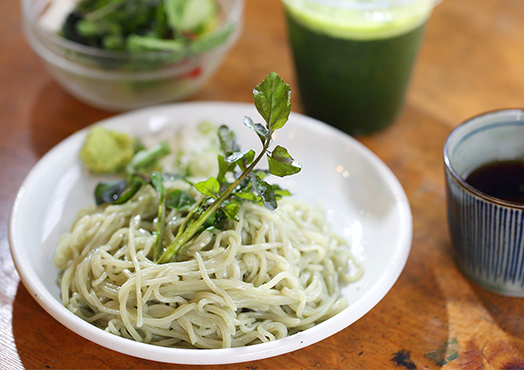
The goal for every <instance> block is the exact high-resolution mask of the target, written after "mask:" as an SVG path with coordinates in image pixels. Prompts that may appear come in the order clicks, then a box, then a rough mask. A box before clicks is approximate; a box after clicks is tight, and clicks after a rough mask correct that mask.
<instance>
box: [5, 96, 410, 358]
mask: <svg viewBox="0 0 524 370" xmlns="http://www.w3.org/2000/svg"><path fill="white" fill-rule="evenodd" d="M244 115H247V116H250V117H252V118H253V119H254V120H255V122H261V120H262V119H261V118H260V116H259V114H258V113H257V112H256V110H255V108H254V106H252V105H249V104H238V103H184V104H175V105H168V106H161V107H155V108H149V109H144V110H140V111H136V112H131V113H127V114H123V115H119V116H116V117H113V118H110V119H107V120H104V121H102V122H100V124H102V125H105V126H108V127H111V128H113V129H117V130H121V131H127V132H129V133H132V134H134V135H137V136H139V137H144V136H147V135H151V134H154V133H157V132H159V131H161V130H162V129H164V128H166V127H172V126H179V125H193V124H197V123H199V122H201V121H202V120H210V121H212V122H214V123H216V124H221V123H226V124H228V125H229V127H230V128H232V129H234V130H235V131H236V133H237V135H238V136H239V137H240V140H239V141H240V142H241V143H242V147H243V148H244V149H246V148H248V145H250V146H249V147H252V148H259V146H260V142H259V140H258V138H257V137H256V135H255V134H254V133H253V132H252V131H251V130H249V129H248V128H246V127H244V126H243V123H242V122H243V116H244ZM86 133H87V129H84V130H82V131H79V132H78V133H76V134H74V135H72V136H71V137H69V138H67V139H66V140H64V141H63V142H61V143H60V144H59V145H57V146H56V147H55V148H53V149H52V150H51V151H50V152H49V153H47V154H46V155H45V156H44V157H43V158H42V159H41V160H40V161H39V162H38V164H37V165H36V166H35V167H34V168H33V170H32V171H31V172H30V173H29V175H28V176H27V178H26V179H25V181H24V183H23V185H22V187H21V188H20V191H19V193H18V195H17V197H16V200H15V203H14V206H13V209H12V213H11V219H10V225H9V238H10V243H11V253H12V255H13V259H14V261H15V265H16V268H17V270H18V272H19V274H20V277H21V279H22V281H23V283H24V285H25V286H26V288H27V289H28V290H29V292H30V293H31V294H32V295H33V297H34V298H35V299H36V301H37V302H38V303H39V304H40V305H41V306H42V307H43V308H44V309H45V310H46V311H47V312H48V313H49V314H50V315H51V316H53V317H54V318H55V319H56V320H58V321H59V322H60V323H62V324H63V325H65V326H66V327H68V328H69V329H71V330H72V331H74V332H75V333H77V334H79V335H81V336H83V337H85V338H87V339H89V340H91V341H93V342H95V343H98V344H99V345H102V346H104V347H107V348H110V349H113V350H115V351H118V352H122V353H126V354H128V355H132V356H136V357H141V358H145V359H150V360H155V361H163V362H170V363H180V364H225V363H235V362H245V361H253V360H258V359H262V358H268V357H272V356H277V355H280V354H283V353H287V352H290V351H294V350H297V349H300V348H303V347H306V346H309V345H311V344H313V343H316V342H318V341H320V340H322V339H325V338H327V337H329V336H330V335H333V334H335V333H337V332H338V331H340V330H342V329H344V328H346V327H347V326H349V325H351V324H352V323H353V322H355V321H356V320H358V319H359V318H360V317H362V316H363V315H364V314H366V313H367V312H368V311H369V310H371V309H372V308H373V306H375V305H376V304H377V303H378V302H379V301H380V300H381V299H382V298H383V297H384V296H385V295H386V293H387V292H388V291H389V290H390V289H391V287H392V286H393V284H394V283H395V281H396V280H397V278H398V276H399V275H400V273H401V271H402V269H403V268H404V265H405V263H406V260H407V257H408V254H409V250H410V248H411V238H412V218H411V211H410V207H409V203H408V200H407V197H406V195H405V193H404V191H403V189H402V187H401V185H400V183H399V182H398V180H397V179H396V178H395V176H394V175H393V174H392V173H391V171H390V170H389V169H388V168H387V167H386V165H385V164H384V163H383V162H381V161H380V159H378V158H377V157H376V156H375V155H374V154H373V153H372V152H371V151H370V150H368V149H367V148H366V147H364V146H363V145H362V144H360V143H359V142H357V141H356V140H354V139H353V138H351V137H350V136H348V135H346V134H343V133H342V132H340V131H338V130H336V129H334V128H332V127H330V126H328V125H326V124H324V123H322V122H319V121H317V120H314V119H311V118H308V117H305V116H303V115H300V114H296V113H292V114H291V116H290V120H289V122H288V123H287V125H286V126H285V127H284V128H283V129H281V130H279V131H277V136H276V137H275V142H276V143H278V144H280V145H283V146H285V147H286V148H287V149H288V150H289V152H290V153H291V155H292V156H293V157H294V158H295V159H297V160H298V161H300V162H301V163H302V164H303V170H302V172H301V173H299V174H298V175H295V176H291V177H289V178H284V179H282V181H281V183H282V184H283V185H284V186H286V187H287V188H288V189H289V190H291V191H292V192H293V193H295V194H296V196H298V197H300V198H303V199H305V200H309V201H312V202H322V203H323V206H324V209H325V210H326V215H327V219H328V221H329V222H330V223H331V224H332V226H333V227H334V228H335V230H336V231H338V232H339V233H340V234H342V235H344V236H345V237H347V238H348V239H349V241H350V243H351V245H352V248H353V252H354V254H355V255H356V256H357V257H358V258H359V259H360V261H361V262H362V264H363V267H364V275H363V277H362V278H361V279H360V280H359V281H358V282H357V283H354V284H351V285H349V286H347V287H345V288H344V289H343V295H344V296H346V297H347V299H348V301H349V307H348V308H346V309H345V310H344V311H342V312H341V313H339V314H338V315H336V316H334V317H332V318H331V319H329V320H327V321H325V322H323V323H321V324H319V325H316V326H315V327H313V328H311V329H308V330H306V331H304V332H301V333H298V334H295V335H292V336H289V337H287V338H284V339H280V340H278V341H274V342H269V343H263V344H256V345H253V346H247V347H243V348H231V349H215V350H202V349H177V348H164V347H158V346H154V345H149V344H144V343H139V342H134V341H132V340H128V339H124V338H121V337H118V336H115V335H113V334H109V333H106V332H104V331H103V330H101V329H98V328H96V327H95V326H93V325H91V324H89V323H87V322H85V321H83V320H82V319H80V318H79V317H77V316H75V315H74V314H72V313H71V312H70V311H68V310H67V309H66V308H65V307H63V306H62V304H61V303H60V301H59V289H58V286H57V285H56V278H57V275H58V270H57V268H56V267H55V266H54V264H53V254H54V250H55V247H56V245H57V240H58V237H59V235H60V234H62V233H63V232H65V231H67V230H68V229H69V227H70V226H71V223H72V222H73V219H74V217H75V215H76V212H77V211H78V210H79V209H80V208H81V207H84V206H86V205H87V204H89V203H92V202H93V196H92V194H93V189H94V185H95V184H96V182H97V181H98V180H99V178H97V177H96V176H93V175H89V174H88V173H87V172H86V171H85V169H84V168H83V167H82V165H81V163H80V161H79V160H78V151H79V149H80V147H81V145H82V143H83V140H84V138H85V136H86Z"/></svg>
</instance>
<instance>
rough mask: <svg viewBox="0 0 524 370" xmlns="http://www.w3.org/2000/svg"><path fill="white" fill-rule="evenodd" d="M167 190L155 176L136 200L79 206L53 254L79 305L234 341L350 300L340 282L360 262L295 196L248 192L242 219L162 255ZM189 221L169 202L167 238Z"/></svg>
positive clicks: (129, 326) (284, 332) (133, 335)
mask: <svg viewBox="0 0 524 370" xmlns="http://www.w3.org/2000/svg"><path fill="white" fill-rule="evenodd" d="M157 202H158V200H157V194H156V192H155V191H154V190H153V188H152V187H145V188H143V189H142V190H141V192H140V193H139V194H137V195H136V196H135V197H134V199H132V200H131V201H130V202H128V203H126V204H123V205H109V206H102V207H98V208H94V207H92V208H90V209H88V210H85V211H83V212H82V213H81V215H80V217H79V219H78V220H77V221H76V222H75V224H74V225H73V227H72V230H71V232H70V233H68V234H66V235H64V236H63V237H62V239H61V240H60V243H59V246H58V248H57V253H56V257H55V264H56V265H57V266H58V267H59V268H60V269H61V270H63V271H62V275H61V279H60V287H61V295H62V301H63V304H64V305H65V306H66V307H67V308H68V309H69V310H71V311H72V312H74V313H75V314H76V315H78V316H79V317H81V318H83V319H84V320H86V321H88V322H90V323H92V324H94V325H96V326H98V327H99V328H102V329H103V330H105V331H107V332H110V333H113V334H115V335H119V336H122V337H125V338H129V339H133V340H136V341H141V342H146V343H151V344H156V345H161V346H174V347H182V348H227V347H238V346H244V345H248V344H255V343H261V342H266V341H270V340H275V339H279V338H283V337H285V336H288V335H291V334H293V333H296V332H298V331H301V330H305V329H307V328H310V327H311V326H313V325H315V324H317V323H319V322H322V321H324V320H326V319H327V318H329V317H331V316H333V315H335V314H336V313H338V312H340V311H341V310H343V309H344V308H345V307H346V306H347V302H346V300H345V299H343V298H341V293H340V284H341V283H347V282H349V281H353V280H356V279H358V278H359V276H360V274H361V270H360V267H359V265H358V263H357V262H356V261H355V259H354V258H353V256H352V255H351V253H350V251H349V247H348V245H347V244H346V243H345V241H344V240H343V239H342V238H340V237H339V236H337V235H336V234H334V233H333V232H332V231H331V230H330V229H329V228H328V226H327V225H326V223H325V221H324V219H323V215H322V213H321V212H320V211H319V210H317V209H314V208H313V207H311V206H309V205H308V204H306V203H303V202H300V201H297V200H295V199H293V198H284V199H282V200H281V201H280V202H279V207H278V208H277V210H276V211H269V210H267V209H266V208H264V207H262V206H259V205H256V204H252V203H249V202H246V203H245V204H244V205H243V206H242V207H241V211H240V213H239V221H238V222H234V221H229V224H228V225H227V227H226V228H225V229H224V230H214V231H211V232H210V231H206V232H204V233H202V234H200V235H199V236H198V237H197V238H196V239H195V240H193V241H192V242H191V243H190V245H188V246H187V247H186V248H185V249H184V250H183V252H181V255H180V256H178V259H177V261H175V262H170V263H167V264H156V263H154V262H152V246H153V243H154V233H153V232H154V230H155V222H156V209H157V207H156V205H157ZM182 221H183V215H182V214H181V213H179V212H178V211H171V213H170V214H169V215H168V217H167V219H166V225H167V226H166V240H167V241H169V240H170V239H172V238H174V235H175V233H176V229H177V226H178V225H179V224H180V223H181V222H182ZM351 266H353V267H355V266H356V267H357V268H356V272H355V271H353V270H355V269H354V268H351Z"/></svg>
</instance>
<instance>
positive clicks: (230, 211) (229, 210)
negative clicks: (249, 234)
mask: <svg viewBox="0 0 524 370" xmlns="http://www.w3.org/2000/svg"><path fill="white" fill-rule="evenodd" d="M221 209H222V211H224V213H225V215H226V216H227V218H229V219H230V220H235V221H238V211H239V210H240V204H238V203H228V204H226V205H224V206H222V208H221Z"/></svg>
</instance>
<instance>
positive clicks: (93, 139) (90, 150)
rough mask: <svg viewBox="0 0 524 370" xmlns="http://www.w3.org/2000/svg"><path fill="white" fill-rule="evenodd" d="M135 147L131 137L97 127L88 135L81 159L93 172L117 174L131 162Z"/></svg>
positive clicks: (81, 152)
mask: <svg viewBox="0 0 524 370" xmlns="http://www.w3.org/2000/svg"><path fill="white" fill-rule="evenodd" d="M135 147H136V140H135V139H134V138H132V137H131V136H129V135H127V134H125V133H123V132H117V131H112V130H109V129H107V128H105V127H101V126H96V127H93V128H92V129H91V130H90V131H89V133H88V134H87V138H86V141H85V143H84V146H83V147H82V150H81V151H80V158H81V159H82V161H84V163H85V165H86V166H87V168H88V169H89V170H90V171H91V172H94V173H116V172H119V171H121V170H123V169H124V168H125V166H126V165H127V164H128V163H129V162H130V161H131V158H133V155H134V154H135Z"/></svg>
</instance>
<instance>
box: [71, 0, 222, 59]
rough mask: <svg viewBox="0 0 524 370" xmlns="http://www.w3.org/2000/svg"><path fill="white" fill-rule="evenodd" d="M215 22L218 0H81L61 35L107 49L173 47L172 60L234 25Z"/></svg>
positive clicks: (218, 39)
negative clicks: (174, 56)
mask: <svg viewBox="0 0 524 370" xmlns="http://www.w3.org/2000/svg"><path fill="white" fill-rule="evenodd" d="M219 23H220V22H219V6H218V4H217V2H216V0H81V1H80V2H79V3H78V4H77V5H76V7H75V9H74V10H73V12H72V13H70V14H69V15H68V17H67V18H66V20H65V22H64V24H63V26H62V35H63V36H64V37H65V38H67V39H70V40H72V41H75V42H78V43H81V44H84V45H89V46H93V47H96V48H101V49H106V50H111V51H125V52H132V53H136V52H143V51H169V52H173V51H175V52H177V57H176V58H175V59H173V60H170V61H171V62H176V60H177V59H180V58H182V57H183V56H185V55H187V54H192V53H200V52H204V51H207V50H210V49H212V48H214V47H215V46H217V45H220V44H222V43H224V42H225V41H226V40H227V38H228V36H229V35H230V34H231V32H232V26H231V25H228V26H225V27H222V28H221V29H218V26H219ZM211 31H212V32H211Z"/></svg>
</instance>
